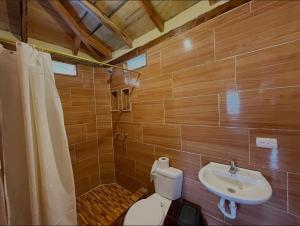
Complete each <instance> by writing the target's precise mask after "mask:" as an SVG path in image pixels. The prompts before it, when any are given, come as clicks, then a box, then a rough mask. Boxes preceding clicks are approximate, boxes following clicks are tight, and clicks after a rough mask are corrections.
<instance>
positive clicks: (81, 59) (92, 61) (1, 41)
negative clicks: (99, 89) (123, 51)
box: [0, 39, 141, 75]
mask: <svg viewBox="0 0 300 226" xmlns="http://www.w3.org/2000/svg"><path fill="white" fill-rule="evenodd" d="M0 43H6V44H9V45H16V42H14V41H9V40H5V39H0ZM28 44H29V43H28ZM29 45H31V46H32V47H34V48H36V49H38V50H41V51H43V52H47V53H50V54H56V55H60V56H64V57H67V58H71V59H74V60H80V61H85V62H89V63H92V64H98V65H103V66H107V67H113V68H118V69H122V70H124V71H128V72H133V73H137V74H139V75H140V74H141V72H138V71H135V70H130V69H126V68H123V67H120V66H116V65H112V64H108V63H104V62H101V61H98V60H93V59H88V58H85V57H79V56H73V55H71V54H67V53H63V52H59V51H56V50H52V49H48V48H44V47H40V46H37V45H34V44H29Z"/></svg>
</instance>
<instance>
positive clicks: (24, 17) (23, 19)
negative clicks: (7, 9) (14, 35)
mask: <svg viewBox="0 0 300 226" xmlns="http://www.w3.org/2000/svg"><path fill="white" fill-rule="evenodd" d="M20 3H21V41H22V42H26V43H27V42H28V33H27V12H28V10H27V0H21V1H20Z"/></svg>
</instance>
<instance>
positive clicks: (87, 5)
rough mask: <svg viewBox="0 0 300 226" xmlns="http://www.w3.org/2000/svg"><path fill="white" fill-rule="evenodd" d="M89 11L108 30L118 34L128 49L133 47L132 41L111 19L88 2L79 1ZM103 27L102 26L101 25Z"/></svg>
mask: <svg viewBox="0 0 300 226" xmlns="http://www.w3.org/2000/svg"><path fill="white" fill-rule="evenodd" d="M79 2H80V3H81V4H82V5H83V6H84V7H85V8H86V9H87V10H88V11H90V12H92V13H93V14H94V15H96V16H97V17H98V18H99V19H100V21H101V23H102V24H104V25H105V26H106V27H107V28H108V29H110V30H111V31H112V32H114V33H115V34H117V35H118V36H119V37H120V38H121V39H122V40H123V41H124V42H125V43H126V45H127V46H128V47H130V48H131V47H132V40H131V39H130V38H129V37H128V36H127V35H126V34H125V33H124V32H123V31H122V30H121V29H120V28H119V27H118V26H117V25H116V24H115V23H114V22H113V21H112V20H111V19H110V18H109V17H107V16H106V15H105V14H104V13H103V12H102V11H101V10H100V9H98V8H97V7H96V6H94V5H93V4H91V3H90V2H89V1H87V0H80V1H79ZM100 26H101V25H100ZM100 26H99V27H100Z"/></svg>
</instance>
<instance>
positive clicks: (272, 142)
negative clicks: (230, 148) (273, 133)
mask: <svg viewBox="0 0 300 226" xmlns="http://www.w3.org/2000/svg"><path fill="white" fill-rule="evenodd" d="M256 147H259V148H277V139H276V138H266V137H256Z"/></svg>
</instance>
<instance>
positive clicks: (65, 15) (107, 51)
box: [48, 0, 112, 59]
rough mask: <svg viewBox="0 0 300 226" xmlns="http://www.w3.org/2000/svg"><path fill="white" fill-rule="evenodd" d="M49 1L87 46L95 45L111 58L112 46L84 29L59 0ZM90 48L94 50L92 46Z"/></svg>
mask: <svg viewBox="0 0 300 226" xmlns="http://www.w3.org/2000/svg"><path fill="white" fill-rule="evenodd" d="M48 2H49V3H50V5H51V6H52V7H53V9H54V10H55V11H56V12H57V13H58V14H59V15H60V16H61V18H62V19H63V20H64V21H65V23H66V24H67V25H68V26H69V27H70V29H71V30H72V31H73V32H74V33H75V34H76V36H78V37H79V38H80V40H81V41H82V42H83V43H84V44H85V45H86V46H87V47H88V46H91V47H94V48H95V49H96V50H98V51H99V52H100V53H102V54H103V55H104V56H105V57H107V58H111V56H112V53H111V48H110V47H109V46H108V45H106V44H105V43H103V42H100V41H99V40H97V39H95V38H94V37H92V36H90V35H89V34H88V33H87V32H86V31H85V30H84V29H82V28H81V27H80V25H79V24H78V23H77V22H76V20H75V19H74V18H73V17H72V16H71V15H70V13H69V12H68V10H67V9H66V8H65V7H64V6H63V4H62V3H61V2H60V1H59V0H48ZM88 49H89V50H90V51H92V48H88ZM92 54H93V55H94V54H95V51H93V52H92ZM99 58H100V57H98V59H99Z"/></svg>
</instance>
